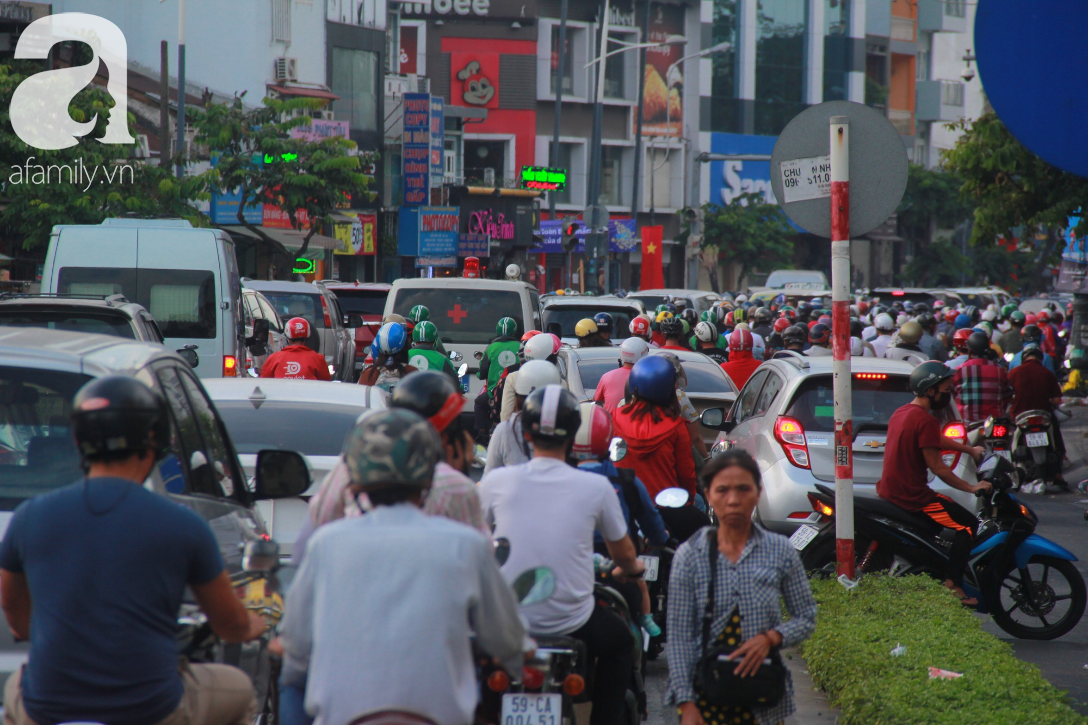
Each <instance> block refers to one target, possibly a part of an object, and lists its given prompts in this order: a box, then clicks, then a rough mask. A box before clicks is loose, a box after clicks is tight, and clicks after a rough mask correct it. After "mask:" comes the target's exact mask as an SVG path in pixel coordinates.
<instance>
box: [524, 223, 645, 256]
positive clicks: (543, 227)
mask: <svg viewBox="0 0 1088 725" xmlns="http://www.w3.org/2000/svg"><path fill="white" fill-rule="evenodd" d="M575 223H576V224H577V225H578V230H577V231H576V232H575V233H574V236H575V237H577V238H578V246H577V247H575V248H574V251H575V252H578V253H579V254H584V253H585V248H586V234H587V233H588V231H589V227H587V226H586V225H585V224H583V223H582V222H580V221H578V222H575ZM562 224H563V222H562V221H560V220H558V219H555V220H551V221H542V222H540V229H538V230H537V232H536V234H537V236H539V237H542V238H543V239H544V243H543V244H541V245H539V246H536V247H530V248H529V253H530V254H559V253H562V252H564V251H566V250H564V249H563V230H562V228H561V227H562ZM637 233H638V232H637V228H636V225H635V220H634V219H613V220H612V221H610V222H608V251H609V252H620V253H622V252H633V251H635V250H636V249H637V248H638V237H637Z"/></svg>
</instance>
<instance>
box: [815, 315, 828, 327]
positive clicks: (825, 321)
mask: <svg viewBox="0 0 1088 725" xmlns="http://www.w3.org/2000/svg"><path fill="white" fill-rule="evenodd" d="M816 321H817V322H818V323H820V324H821V325H827V326H829V327H830V326H831V315H820V317H819V319H817V320H816Z"/></svg>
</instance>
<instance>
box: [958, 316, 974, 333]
mask: <svg viewBox="0 0 1088 725" xmlns="http://www.w3.org/2000/svg"><path fill="white" fill-rule="evenodd" d="M955 326H956V329H957V330H960V329H963V328H965V327H970V326H971V318H970V316H968V315H956V322H955Z"/></svg>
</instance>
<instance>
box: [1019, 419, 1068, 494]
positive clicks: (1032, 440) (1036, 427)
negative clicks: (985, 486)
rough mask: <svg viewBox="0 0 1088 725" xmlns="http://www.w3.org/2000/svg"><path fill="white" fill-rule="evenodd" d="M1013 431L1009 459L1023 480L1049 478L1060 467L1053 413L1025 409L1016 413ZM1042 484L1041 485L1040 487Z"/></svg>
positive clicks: (1059, 471) (1051, 478) (1055, 474)
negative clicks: (1010, 458)
mask: <svg viewBox="0 0 1088 725" xmlns="http://www.w3.org/2000/svg"><path fill="white" fill-rule="evenodd" d="M1013 425H1014V427H1013V431H1012V442H1011V448H1012V460H1013V462H1014V463H1015V464H1016V466H1017V467H1018V468H1019V469H1020V471H1021V472H1022V479H1021V480H1022V481H1024V482H1026V481H1042V482H1043V483H1044V484H1046V483H1048V482H1050V481H1052V480H1053V479H1054V478H1055V477H1056V476H1058V475H1059V474H1060V473H1061V470H1062V456H1061V454H1060V453H1059V452H1058V449H1057V446H1056V445H1055V442H1056V439H1055V436H1054V417H1053V416H1052V415H1051V414H1050V413H1049V412H1048V411H1045V410H1026V411H1024V412H1023V413H1021V414H1020V415H1018V416H1016V419H1015V420H1014V421H1013ZM1040 488H1041V487H1040Z"/></svg>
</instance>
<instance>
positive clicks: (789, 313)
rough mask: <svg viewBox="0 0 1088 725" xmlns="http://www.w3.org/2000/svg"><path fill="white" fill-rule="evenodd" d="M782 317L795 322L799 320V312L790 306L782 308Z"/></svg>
mask: <svg viewBox="0 0 1088 725" xmlns="http://www.w3.org/2000/svg"><path fill="white" fill-rule="evenodd" d="M782 315H783V316H784V317H785V318H786V319H788V320H789V321H790V322H793V321H794V320H796V319H797V310H795V309H793V308H792V307H790V306H789V305H786V306H785V307H783V308H782Z"/></svg>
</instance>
